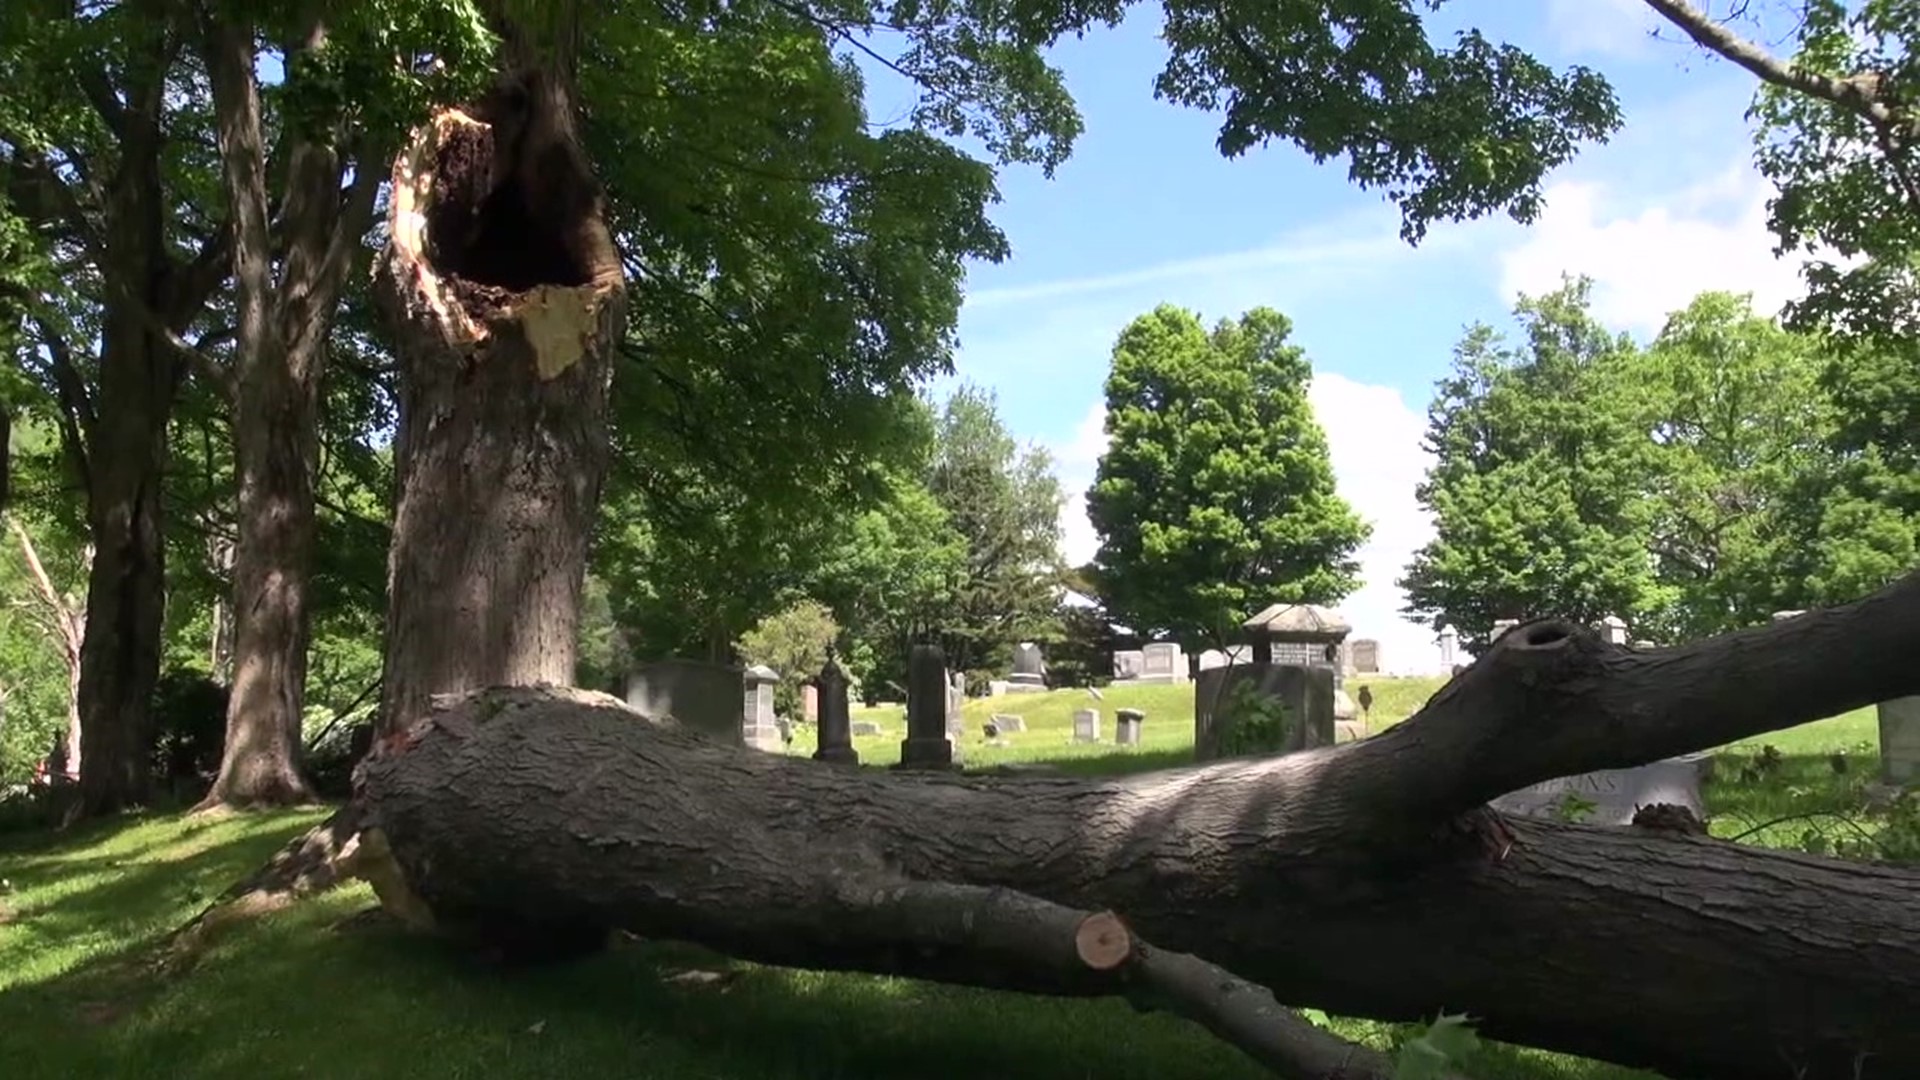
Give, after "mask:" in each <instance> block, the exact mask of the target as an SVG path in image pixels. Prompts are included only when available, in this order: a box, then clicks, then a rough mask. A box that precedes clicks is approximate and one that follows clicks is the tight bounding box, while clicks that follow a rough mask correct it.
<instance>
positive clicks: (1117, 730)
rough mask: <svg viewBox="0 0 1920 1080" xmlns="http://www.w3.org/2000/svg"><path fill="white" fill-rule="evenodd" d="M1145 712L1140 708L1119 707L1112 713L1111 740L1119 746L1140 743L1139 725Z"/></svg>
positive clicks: (1144, 718)
mask: <svg viewBox="0 0 1920 1080" xmlns="http://www.w3.org/2000/svg"><path fill="white" fill-rule="evenodd" d="M1146 719H1147V714H1146V713H1145V712H1143V711H1142V710H1140V709H1119V710H1117V711H1116V712H1115V713H1114V721H1113V741H1114V742H1115V743H1118V744H1119V745H1121V746H1139V745H1140V725H1141V724H1142V723H1143V722H1144V721H1145V720H1146Z"/></svg>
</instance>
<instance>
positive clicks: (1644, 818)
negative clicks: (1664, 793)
mask: <svg viewBox="0 0 1920 1080" xmlns="http://www.w3.org/2000/svg"><path fill="white" fill-rule="evenodd" d="M1633 824H1634V825H1635V827H1637V828H1642V829H1653V830H1655V831H1656V832H1667V833H1674V834H1677V835H1682V836H1705V835H1707V826H1706V823H1705V822H1703V821H1701V820H1700V819H1699V818H1697V817H1695V816H1693V811H1691V810H1689V809H1687V808H1686V807H1684V806H1676V805H1674V804H1673V803H1649V804H1648V805H1646V806H1643V807H1641V808H1640V809H1638V810H1635V811H1634V812H1633Z"/></svg>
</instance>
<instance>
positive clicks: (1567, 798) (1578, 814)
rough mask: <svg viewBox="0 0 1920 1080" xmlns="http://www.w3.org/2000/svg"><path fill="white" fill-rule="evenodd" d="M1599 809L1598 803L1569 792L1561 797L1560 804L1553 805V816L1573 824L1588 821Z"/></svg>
mask: <svg viewBox="0 0 1920 1080" xmlns="http://www.w3.org/2000/svg"><path fill="white" fill-rule="evenodd" d="M1597 809H1599V804H1598V803H1595V802H1593V801H1592V800H1590V799H1585V798H1582V797H1581V796H1580V794H1579V792H1575V791H1569V792H1567V793H1566V794H1565V795H1563V796H1561V797H1560V801H1559V802H1557V803H1554V804H1553V816H1554V817H1556V818H1558V819H1560V820H1561V821H1564V822H1567V823H1568V824H1573V823H1576V822H1581V821H1585V820H1587V818H1589V817H1591V816H1593V812H1594V811H1595V810H1597Z"/></svg>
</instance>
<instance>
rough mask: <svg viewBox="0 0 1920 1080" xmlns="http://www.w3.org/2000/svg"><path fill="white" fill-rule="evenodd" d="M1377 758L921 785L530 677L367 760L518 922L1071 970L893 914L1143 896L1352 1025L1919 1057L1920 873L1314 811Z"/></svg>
mask: <svg viewBox="0 0 1920 1080" xmlns="http://www.w3.org/2000/svg"><path fill="white" fill-rule="evenodd" d="M1356 750H1357V745H1356V746H1355V747H1354V748H1347V747H1342V748H1338V749H1329V750H1324V751H1319V752H1314V753H1309V754H1299V755H1294V756H1291V757H1286V758H1280V759H1275V760H1269V761H1262V762H1255V763H1243V764H1223V765H1216V766H1212V767H1209V768H1205V769H1199V770H1190V771H1180V772H1175V773H1162V774H1152V775H1147V776H1143V777H1131V778H1126V779H1120V780H1109V781H1101V782H1088V781H1079V780H1060V779H1050V778H1020V779H1017V780H1008V779H999V780H992V781H988V780H983V779H967V778H961V777H939V776H931V777H920V776H903V775H897V774H887V773H881V772H877V771H860V772H852V771H846V770H836V769H832V768H827V767H823V766H820V765H818V764H816V763H812V762H800V761H788V760H785V759H782V758H777V757H772V756H763V755H756V754H752V753H749V752H747V751H742V750H736V749H732V748H728V747H721V746H716V745H711V744H708V743H706V742H704V741H702V740H701V739H699V738H698V737H696V736H693V735H689V734H686V733H683V732H678V731H672V730H665V729H661V728H657V727H654V726H651V725H649V724H648V723H646V722H644V721H643V720H641V719H640V718H639V717H638V716H637V715H636V714H634V713H632V712H631V711H629V710H627V709H625V708H624V706H622V705H621V704H620V703H619V702H617V701H615V700H614V699H612V698H607V697H602V696H598V695H583V694H578V693H574V692H565V691H554V692H542V691H539V690H529V689H522V690H506V691H499V692H493V693H489V694H487V695H484V696H481V697H478V698H474V699H471V700H469V701H468V702H467V703H465V704H463V705H460V706H457V707H454V708H452V709H450V710H449V711H447V712H444V713H442V714H440V715H439V716H437V717H436V718H434V719H433V720H431V721H429V726H427V727H425V728H424V729H423V730H421V731H420V732H419V734H418V741H417V742H414V743H413V744H412V745H410V746H409V747H407V748H406V749H405V751H404V752H398V753H396V752H391V751H390V752H388V753H386V754H385V755H383V756H381V757H379V758H377V759H375V760H373V761H371V762H369V764H368V767H367V769H366V770H365V774H364V782H365V788H364V791H363V797H364V798H365V800H366V805H367V806H368V807H369V808H370V810H371V813H372V820H373V822H374V824H375V827H376V828H377V829H378V830H379V835H380V837H381V850H382V851H383V853H390V858H391V863H390V866H389V867H388V873H387V875H386V876H385V878H384V880H383V879H382V878H381V877H380V876H378V875H373V874H370V875H369V876H370V877H373V878H374V880H375V881H376V883H377V887H378V888H379V889H380V891H381V894H382V898H383V900H384V901H386V902H387V904H388V906H389V907H390V908H391V909H392V910H395V911H396V912H399V913H403V914H407V915H410V916H411V917H412V918H413V919H414V920H415V921H416V922H426V921H428V920H431V921H432V922H433V923H434V924H436V925H439V926H441V927H443V928H448V929H453V930H455V931H457V932H459V933H463V934H473V935H478V936H480V937H482V938H484V939H486V940H489V941H493V942H500V941H514V942H520V943H526V942H538V941H542V940H551V939H577V931H578V930H579V928H582V927H621V928H625V929H628V930H631V931H633V932H635V933H639V934H642V935H646V936H656V937H666V938H677V939H684V940H692V941H698V942H701V943H704V944H706V945H709V946H712V947H714V948H717V949H719V950H722V951H724V952H726V953H729V954H731V955H734V956H739V957H742V958H746V959H752V960H758V961H763V962H768V963H775V964H786V965H794V966H803V967H811V968H830V969H845V970H858V971H871V972H890V973H899V974H905V975H913V976H919V977H925V978H933V979H940V980H944V981H952V982H962V983H969V984H975V985H987V986H999V987H1004V988H1009V989H1020V990H1038V991H1043V992H1050V993H1066V992H1075V988H1074V987H1072V986H1070V985H1063V984H1061V983H1060V982H1059V981H1058V980H1042V981H1040V982H1039V983H1038V984H1036V983H1035V981H1034V979H1033V976H1032V973H1031V972H1030V971H1027V970H1024V969H1021V968H1019V967H1017V966H1014V965H1006V964H999V963H992V962H987V961H985V960H983V958H982V957H980V956H979V955H976V954H975V953H973V952H970V951H967V950H958V951H946V950H937V949H936V950H931V951H925V950H913V949H906V948H903V947H902V944H903V943H902V942H901V941H899V940H897V939H895V938H893V937H891V936H888V935H884V934H875V933H873V932H872V931H871V928H870V927H869V921H870V920H871V919H872V918H873V917H874V911H875V909H876V907H877V906H879V905H880V904H881V903H882V898H883V897H884V896H885V895H886V893H887V890H889V889H893V888H896V887H898V886H900V885H902V884H903V883H915V882H921V883H925V882H949V883H965V884H968V885H974V886H997V887H1002V888H1008V889H1013V890H1016V891H1018V892H1020V893H1023V894H1026V895H1030V896H1035V897H1042V898H1045V899H1047V900H1049V901H1052V902H1055V903H1059V904H1062V905H1066V906H1068V907H1074V908H1081V909H1093V910H1100V909H1110V910H1113V911H1116V912H1120V913H1123V914H1124V916H1125V917H1126V919H1127V920H1128V922H1129V924H1130V925H1131V926H1133V927H1134V928H1136V929H1137V930H1138V931H1139V932H1140V933H1141V934H1142V935H1143V936H1145V937H1147V938H1148V939H1149V940H1152V941H1155V942H1157V943H1159V944H1161V945H1163V946H1164V947H1167V948H1172V949H1178V950H1182V951H1186V952H1192V953H1195V954H1198V955H1200V956H1205V957H1215V958H1223V957H1231V958H1233V968H1234V970H1235V971H1236V973H1238V974H1239V975H1242V976H1244V977H1246V978H1248V979H1251V980H1253V981H1255V982H1258V983H1261V984H1263V985H1266V986H1268V987H1271V988H1272V989H1273V991H1274V992H1275V993H1276V994H1277V995H1278V996H1279V998H1280V999H1281V1000H1285V1001H1289V1002H1294V1003H1300V1004H1311V1005H1315V1006H1319V1007H1322V1008H1327V1009H1331V1010H1335V1011H1338V1012H1343V1013H1348V1014H1354V1015H1365V1016H1373V1017H1379V1018H1383V1019H1419V1018H1431V1017H1432V1016H1433V1015H1434V1013H1435V1012H1437V1011H1439V1010H1442V1009H1446V1010H1452V1011H1464V1012H1467V1013H1470V1014H1472V1015H1474V1016H1476V1017H1480V1018H1483V1023H1482V1030H1483V1032H1484V1033H1485V1034H1487V1035H1489V1036H1493V1037H1498V1038H1503V1039H1508V1040H1512V1041H1517V1042H1522V1043H1527V1044H1530V1045H1536V1046H1545V1047H1551V1048H1557V1049H1563V1050H1568V1051H1572V1052H1576V1053H1582V1054H1586V1055H1590V1056H1594V1057H1599V1058H1603V1059H1607V1060H1614V1061H1619V1062H1622V1063H1627V1064H1637V1065H1646V1066H1650V1067H1655V1068H1659V1069H1662V1070H1664V1071H1666V1072H1667V1073H1668V1074H1669V1075H1671V1076H1674V1077H1696V1076H1698V1077H1729V1078H1731V1077H1742V1078H1752V1077H1766V1076H1782V1077H1786V1076H1804V1077H1835V1078H1839V1077H1848V1078H1851V1077H1854V1076H1862V1077H1892V1076H1906V1075H1912V1074H1913V1071H1914V1070H1915V1069H1920V1030H1916V1029H1915V1027H1914V1026H1913V1025H1912V1024H1910V1023H1909V1022H1908V1020H1909V1019H1910V1017H1911V1009H1912V1006H1913V1004H1914V1003H1915V1002H1916V1001H1920V911H1916V910H1915V909H1914V908H1913V906H1912V905H1911V904H1910V903H1909V902H1908V901H1909V900H1910V898H1911V896H1912V895H1913V892H1912V891H1913V889H1914V888H1915V887H1916V886H1920V874H1917V873H1913V872H1909V871H1900V870H1895V869H1890V868H1885V867H1878V866H1868V865H1861V864H1851V863H1845V862H1840V861H1835V860H1826V859H1818V858H1813V857H1809V856H1795V855H1787V854H1779V853H1774V852H1768V851H1762V850H1755V849H1749V848H1741V847H1736V846H1733V845H1728V844H1723V843H1717V842H1714V841H1709V840H1705V839H1700V838H1690V837H1681V836H1672V835H1667V834H1663V833H1654V832H1652V831H1650V830H1646V829H1634V830H1608V829H1599V828H1583V827H1578V826H1562V825H1552V824H1546V823H1538V822H1525V823H1514V824H1512V825H1510V826H1502V825H1500V824H1499V823H1498V822H1497V821H1496V820H1495V819H1493V818H1492V816H1491V815H1490V814H1487V815H1485V816H1484V817H1482V818H1480V819H1478V820H1474V819H1469V821H1470V824H1469V825H1468V827H1466V828H1461V829H1455V830H1448V829H1442V830H1438V831H1437V832H1436V833H1435V834H1434V835H1433V836H1432V837H1430V838H1429V840H1428V842H1427V843H1426V844H1425V845H1424V846H1422V847H1420V848H1418V849H1417V850H1401V851H1392V850H1389V851H1383V852H1379V853H1376V854H1368V853H1367V852H1366V850H1365V848H1364V846H1360V845H1355V844H1352V843H1348V842H1345V837H1344V834H1345V832H1346V830H1345V829H1344V827H1343V826H1341V825H1340V824H1339V823H1338V821H1337V819H1334V818H1332V817H1329V816H1326V815H1322V814H1319V813H1316V812H1315V803H1316V802H1318V801H1319V800H1320V799H1321V798H1322V796H1323V795H1324V794H1325V793H1327V792H1330V791H1337V790H1339V789H1340V788H1341V786H1342V785H1344V784H1347V783H1350V782H1351V781H1352V780H1353V779H1354V770H1353V763H1354V762H1356V761H1357V760H1358V759H1359V758H1360V757H1361V755H1360V754H1358V753H1357V752H1356ZM1079 992H1091V991H1086V990H1080V991H1079ZM1856 1061H1863V1062H1864V1067H1863V1069H1862V1071H1860V1072H1858V1073H1856V1072H1855V1071H1854V1070H1855V1064H1856Z"/></svg>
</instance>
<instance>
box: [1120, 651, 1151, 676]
mask: <svg viewBox="0 0 1920 1080" xmlns="http://www.w3.org/2000/svg"><path fill="white" fill-rule="evenodd" d="M1145 666H1146V653H1144V652H1142V651H1141V650H1139V649H1122V650H1120V651H1119V652H1116V653H1114V654H1113V681H1114V682H1133V681H1134V680H1136V679H1138V678H1139V677H1140V671H1141V669H1142V668H1144V667H1145Z"/></svg>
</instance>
